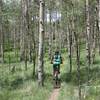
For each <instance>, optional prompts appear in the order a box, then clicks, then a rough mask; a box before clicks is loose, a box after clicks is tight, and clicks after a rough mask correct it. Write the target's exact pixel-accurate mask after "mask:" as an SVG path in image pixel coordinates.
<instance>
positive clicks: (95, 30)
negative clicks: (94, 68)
mask: <svg viewBox="0 0 100 100" xmlns="http://www.w3.org/2000/svg"><path fill="white" fill-rule="evenodd" d="M96 14H97V10H96V8H95V16H94V25H93V45H92V51H91V64H93V63H94V61H95V51H96V34H97V19H96Z"/></svg>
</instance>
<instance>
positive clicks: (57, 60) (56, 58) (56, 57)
mask: <svg viewBox="0 0 100 100" xmlns="http://www.w3.org/2000/svg"><path fill="white" fill-rule="evenodd" d="M53 64H61V56H60V55H54V58H53Z"/></svg>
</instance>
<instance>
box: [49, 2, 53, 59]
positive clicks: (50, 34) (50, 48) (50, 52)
mask: <svg viewBox="0 0 100 100" xmlns="http://www.w3.org/2000/svg"><path fill="white" fill-rule="evenodd" d="M50 5H51V1H50ZM51 20H52V19H51V7H50V9H49V21H50V22H49V23H50V24H49V58H50V59H51V57H52V27H51V25H52V24H51Z"/></svg>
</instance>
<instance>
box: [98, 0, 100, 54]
mask: <svg viewBox="0 0 100 100" xmlns="http://www.w3.org/2000/svg"><path fill="white" fill-rule="evenodd" d="M98 13H99V14H98V26H99V39H98V42H99V55H100V0H99V2H98Z"/></svg>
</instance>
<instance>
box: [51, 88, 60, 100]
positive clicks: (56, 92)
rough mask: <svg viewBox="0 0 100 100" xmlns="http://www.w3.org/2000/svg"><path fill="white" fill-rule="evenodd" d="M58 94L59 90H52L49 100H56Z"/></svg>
mask: <svg viewBox="0 0 100 100" xmlns="http://www.w3.org/2000/svg"><path fill="white" fill-rule="evenodd" d="M59 92H60V88H58V89H54V90H53V92H52V93H51V96H50V98H49V100H58V97H59Z"/></svg>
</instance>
